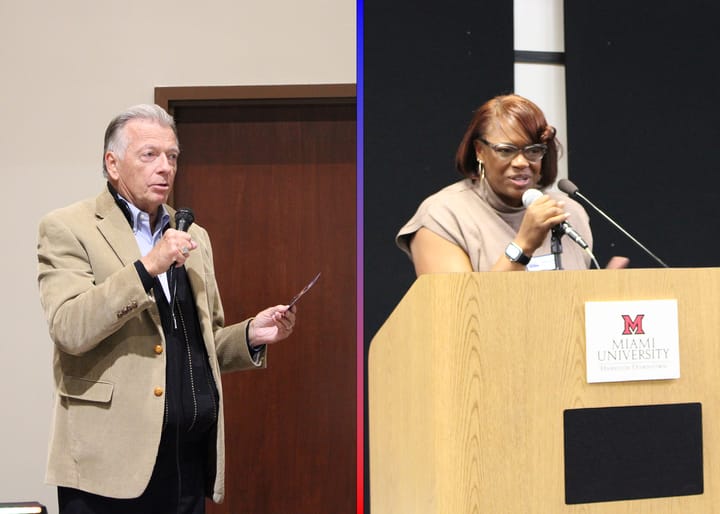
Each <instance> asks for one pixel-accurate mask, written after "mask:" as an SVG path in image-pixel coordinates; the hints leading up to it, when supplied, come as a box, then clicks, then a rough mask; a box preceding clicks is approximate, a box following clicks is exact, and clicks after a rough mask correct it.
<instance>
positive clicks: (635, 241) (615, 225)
mask: <svg viewBox="0 0 720 514" xmlns="http://www.w3.org/2000/svg"><path fill="white" fill-rule="evenodd" d="M570 196H573V197H577V198H580V199H581V200H582V201H584V202H586V203H587V204H588V205H589V206H590V207H592V208H593V209H594V210H595V212H597V213H599V214H600V215H602V217H603V218H605V219H606V220H608V221H609V222H610V223H611V224H612V226H614V227H615V228H616V229H618V230H619V231H620V232H622V233H623V234H625V236H626V237H628V238H629V239H630V240H631V241H632V242H633V243H635V244H636V245H637V246H638V247H640V248H641V249H642V250H643V251H644V252H645V253H647V254H648V255H649V256H650V257H652V258H653V259H654V260H655V262H657V263H658V264H660V265H661V266H662V267H663V268H669V267H670V266H668V265H667V264H665V263H664V262H663V261H662V260H661V259H660V257H658V256H657V255H655V254H654V253H652V252H651V251H650V250H648V249H647V248H645V245H643V244H642V243H641V242H640V241H638V240H637V239H635V238H634V237H633V236H632V235H630V233H629V232H628V231H627V230H625V229H624V228H622V227H621V226H620V225H618V224H617V223H615V221H614V220H613V219H612V218H611V217H610V216H608V215H607V214H605V213H604V212H603V211H602V209H600V208H598V207H597V206H596V205H595V204H594V203H592V202H591V201H590V200H588V199H587V198H585V196H583V194H582V193H580V191H577V190H575V191H574V192H573V193H572V194H571V195H570Z"/></svg>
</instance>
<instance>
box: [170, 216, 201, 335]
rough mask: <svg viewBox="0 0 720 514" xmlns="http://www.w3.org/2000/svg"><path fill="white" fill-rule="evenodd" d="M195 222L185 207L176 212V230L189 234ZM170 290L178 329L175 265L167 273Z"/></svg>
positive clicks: (174, 320)
mask: <svg viewBox="0 0 720 514" xmlns="http://www.w3.org/2000/svg"><path fill="white" fill-rule="evenodd" d="M193 221H195V215H194V214H193V211H192V209H189V208H187V207H184V208H182V209H178V210H177V211H176V212H175V229H176V230H179V231H181V232H187V231H188V229H189V228H190V225H192V224H193ZM167 279H168V289H169V290H170V306H171V307H170V308H171V309H172V318H173V326H174V327H175V328H176V329H177V319H176V318H175V300H176V293H177V275H176V272H175V264H174V263H173V264H172V265H170V269H169V270H168V272H167Z"/></svg>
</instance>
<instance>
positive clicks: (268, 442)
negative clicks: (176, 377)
mask: <svg viewBox="0 0 720 514" xmlns="http://www.w3.org/2000/svg"><path fill="white" fill-rule="evenodd" d="M172 111H173V114H174V116H175V118H176V121H177V124H178V133H179V138H180V146H181V158H180V165H179V166H180V167H179V172H178V176H177V179H176V185H175V194H174V198H173V203H174V205H175V206H176V207H184V206H187V207H191V208H192V209H193V210H194V211H195V218H196V222H197V223H198V224H200V225H202V226H204V227H205V228H206V229H207V230H208V232H209V234H210V237H211V240H212V242H213V252H214V257H215V268H216V275H217V279H218V283H219V287H220V293H221V296H222V299H223V305H224V308H225V317H226V323H234V322H238V321H241V320H243V319H245V318H247V317H249V316H252V315H254V314H256V313H257V312H258V311H260V310H261V309H263V308H265V307H267V306H271V305H275V304H282V303H287V302H288V301H289V300H290V298H292V296H293V295H294V294H295V293H296V292H297V291H299V290H300V289H301V288H302V287H303V286H304V285H305V284H306V283H307V282H308V281H309V280H310V279H311V278H312V277H313V276H314V275H315V274H316V273H318V272H321V273H322V275H321V277H320V279H319V281H318V282H317V284H316V285H315V287H314V288H313V289H311V290H310V291H309V292H308V293H307V295H306V296H305V297H303V299H302V300H301V301H300V303H299V304H298V321H297V326H296V329H295V331H294V333H293V335H292V336H291V337H290V338H289V339H288V340H287V341H284V342H282V343H280V344H278V345H276V346H273V347H271V348H269V353H268V368H267V369H265V370H258V371H248V372H238V373H231V374H226V375H224V376H223V388H224V395H225V416H226V420H225V433H226V446H227V462H226V498H225V502H224V503H223V504H221V505H212V504H210V503H208V512H209V513H232V514H238V513H257V514H266V513H278V514H283V513H297V514H301V513H308V514H318V513H340V512H353V511H354V509H355V505H356V497H355V496H356V476H355V471H356V429H357V420H356V401H357V395H356V374H357V363H356V277H355V269H356V208H355V205H356V173H355V157H356V122H355V119H356V113H355V102H354V98H346V99H324V100H323V99H313V100H307V99H292V100H289V99H274V100H262V99H254V100H246V101H243V100H238V101H229V102H222V103H218V102H209V103H208V102H199V103H198V102H189V103H187V104H183V103H182V102H178V103H177V104H175V105H174V106H173V108H172Z"/></svg>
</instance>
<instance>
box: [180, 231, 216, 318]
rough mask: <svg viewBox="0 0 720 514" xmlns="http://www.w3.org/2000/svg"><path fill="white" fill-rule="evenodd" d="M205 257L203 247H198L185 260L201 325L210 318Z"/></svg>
mask: <svg viewBox="0 0 720 514" xmlns="http://www.w3.org/2000/svg"><path fill="white" fill-rule="evenodd" d="M190 232H193V229H192V227H190ZM195 241H198V239H195ZM200 241H202V239H200ZM204 258H205V256H204V254H203V249H202V248H201V247H198V248H197V249H195V251H193V252H190V256H189V257H188V259H187V260H186V261H185V269H186V270H187V275H188V279H189V280H190V287H192V290H193V294H194V295H195V305H196V307H197V311H198V318H199V319H200V324H201V325H202V323H203V320H209V319H210V311H209V309H208V298H207V289H206V288H205V269H206V266H205V265H204V262H203V259H204Z"/></svg>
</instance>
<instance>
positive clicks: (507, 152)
mask: <svg viewBox="0 0 720 514" xmlns="http://www.w3.org/2000/svg"><path fill="white" fill-rule="evenodd" d="M478 139H479V140H480V141H482V142H483V143H485V144H486V145H488V146H489V147H490V148H492V149H493V150H494V151H495V153H496V154H497V156H498V157H500V158H501V159H504V160H508V161H509V160H512V159H514V158H515V157H517V155H518V154H519V153H521V152H522V154H523V156H524V157H525V158H526V159H527V160H528V161H530V162H537V161H539V160H540V159H542V158H543V157H544V156H545V153H546V152H547V149H548V147H547V145H546V144H543V143H536V144H534V145H527V146H524V147H522V148H518V147H517V146H515V145H512V144H510V143H499V144H496V145H495V144H493V143H489V142H487V141H486V140H484V139H483V138H481V137H479V138H478Z"/></svg>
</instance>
